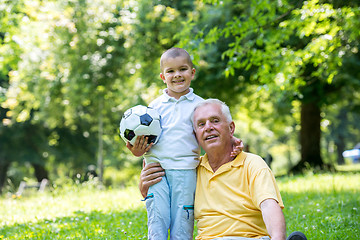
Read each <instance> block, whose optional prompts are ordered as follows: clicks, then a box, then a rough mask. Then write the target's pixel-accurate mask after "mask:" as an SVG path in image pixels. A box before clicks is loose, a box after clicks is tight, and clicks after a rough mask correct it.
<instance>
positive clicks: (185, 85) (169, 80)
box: [160, 56, 195, 99]
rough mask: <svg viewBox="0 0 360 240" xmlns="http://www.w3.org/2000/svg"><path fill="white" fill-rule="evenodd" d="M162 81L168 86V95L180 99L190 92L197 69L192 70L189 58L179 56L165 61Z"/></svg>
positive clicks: (161, 74)
mask: <svg viewBox="0 0 360 240" xmlns="http://www.w3.org/2000/svg"><path fill="white" fill-rule="evenodd" d="M163 69H164V70H163V72H162V73H160V77H161V79H162V80H163V81H164V83H165V84H166V86H167V94H168V95H169V96H170V97H174V98H176V99H179V98H180V97H181V96H183V95H185V94H187V93H188V92H189V88H190V83H191V80H193V79H194V76H195V68H191V66H190V64H189V62H188V61H187V58H186V57H184V56H178V57H175V58H168V59H165V60H164V62H163Z"/></svg>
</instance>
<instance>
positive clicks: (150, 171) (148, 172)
mask: <svg viewBox="0 0 360 240" xmlns="http://www.w3.org/2000/svg"><path fill="white" fill-rule="evenodd" d="M164 175H165V171H164V169H163V168H162V167H161V165H160V163H149V164H148V165H146V166H145V160H144V161H143V169H142V170H141V174H140V182H139V189H140V193H141V195H142V196H143V197H146V195H147V192H148V190H149V187H150V186H152V185H154V184H155V183H158V182H160V181H161V179H162V176H164Z"/></svg>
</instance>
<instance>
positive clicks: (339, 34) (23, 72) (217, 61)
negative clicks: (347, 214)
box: [0, 0, 360, 189]
mask: <svg viewBox="0 0 360 240" xmlns="http://www.w3.org/2000/svg"><path fill="white" fill-rule="evenodd" d="M359 11H360V10H359V3H358V2H357V1H347V2H342V1H315V0H311V1H290V0H289V1H283V0H282V1H267V0H261V1H260V2H259V1H253V0H251V1H230V0H223V1H216V0H211V1H210V0H202V1H201V0H183V1H181V0H172V1H169V0H166V1H165V0H159V1H145V0H137V1H130V0H123V1H115V0H106V1H105V0H95V1H88V0H80V1H78V0H76V1H74V0H66V1H59V0H51V1H41V0H32V1H25V0H15V1H9V0H0V23H1V25H0V53H1V54H0V99H1V105H0V106H1V109H0V110H1V116H0V119H1V121H2V124H1V125H0V141H1V145H0V189H1V187H2V186H3V185H4V184H5V181H6V179H7V177H9V178H10V179H12V181H13V182H14V184H16V182H18V181H19V180H21V178H23V175H19V174H15V173H18V172H17V171H14V169H20V168H22V167H23V166H28V165H29V166H33V169H34V170H33V173H34V174H35V176H36V178H37V181H40V180H41V179H42V178H50V179H56V178H59V177H61V176H69V177H74V176H76V175H78V174H81V175H82V176H83V175H84V174H85V172H86V170H87V167H88V166H89V165H96V166H97V173H98V174H99V177H100V180H102V181H103V182H106V181H107V180H106V176H107V174H106V172H108V173H113V172H114V170H119V169H130V168H131V167H132V166H140V165H141V159H139V158H135V157H133V156H131V154H130V153H129V151H127V150H126V147H125V144H124V143H123V142H122V141H121V140H120V137H119V132H118V124H119V121H120V119H121V116H122V114H123V112H124V111H125V110H126V109H128V108H129V107H132V106H134V105H137V104H145V105H146V104H148V103H149V102H150V101H151V100H153V99H155V98H156V97H157V96H158V95H159V94H160V93H161V92H160V90H161V89H162V88H164V87H165V85H164V84H163V82H162V81H161V80H160V78H159V58H160V55H161V53H162V52H163V51H164V50H166V49H168V48H170V47H172V46H180V47H184V48H185V49H187V50H188V51H189V52H190V54H191V55H192V56H193V58H194V63H195V64H196V68H197V73H196V79H195V80H194V81H193V83H192V87H193V88H194V89H195V92H196V93H197V94H199V95H200V96H202V97H204V98H208V97H216V98H219V99H221V100H223V101H226V102H227V103H228V104H229V105H230V107H231V109H232V112H233V115H234V116H235V120H236V123H237V126H238V127H237V134H238V136H239V137H240V138H242V139H243V140H244V141H245V143H246V144H247V146H248V147H249V150H250V151H253V152H255V153H258V154H260V155H261V156H263V157H264V158H268V157H269V156H272V157H273V158H274V164H273V168H274V171H275V172H277V173H278V174H280V173H286V172H288V171H289V170H292V171H300V170H302V169H304V168H306V167H315V168H316V167H320V168H324V167H325V166H329V165H333V164H335V163H336V162H337V163H339V164H342V163H344V160H343V159H342V156H341V153H342V151H343V150H345V149H349V148H352V147H353V146H354V145H355V144H356V143H357V142H360V134H359V133H360V132H359V127H358V122H359V113H360V110H359V109H360V108H359V106H360V95H359V94H360V93H359V91H357V89H359V86H360V75H359V74H360V73H359V71H357V70H356V69H359V65H360V58H359V52H358V48H359V39H360V38H359V34H360V33H359V29H360V18H359V15H360V14H359ZM299 136H300V137H299ZM28 173H29V172H28ZM31 173H32V172H31ZM110 182H111V181H110Z"/></svg>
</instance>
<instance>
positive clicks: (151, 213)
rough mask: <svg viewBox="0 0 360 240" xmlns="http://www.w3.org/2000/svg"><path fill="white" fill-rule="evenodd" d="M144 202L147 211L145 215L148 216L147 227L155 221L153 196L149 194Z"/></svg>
mask: <svg viewBox="0 0 360 240" xmlns="http://www.w3.org/2000/svg"><path fill="white" fill-rule="evenodd" d="M143 201H145V205H146V210H147V215H148V225H150V224H151V223H153V222H154V220H155V217H154V215H155V213H154V211H155V209H154V208H155V198H154V194H153V193H150V194H148V195H147V196H146V197H145V198H144V200H143Z"/></svg>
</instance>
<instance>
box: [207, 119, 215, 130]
mask: <svg viewBox="0 0 360 240" xmlns="http://www.w3.org/2000/svg"><path fill="white" fill-rule="evenodd" d="M212 129H214V128H213V125H212V124H211V122H210V121H206V123H205V130H206V131H211V130H212Z"/></svg>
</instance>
